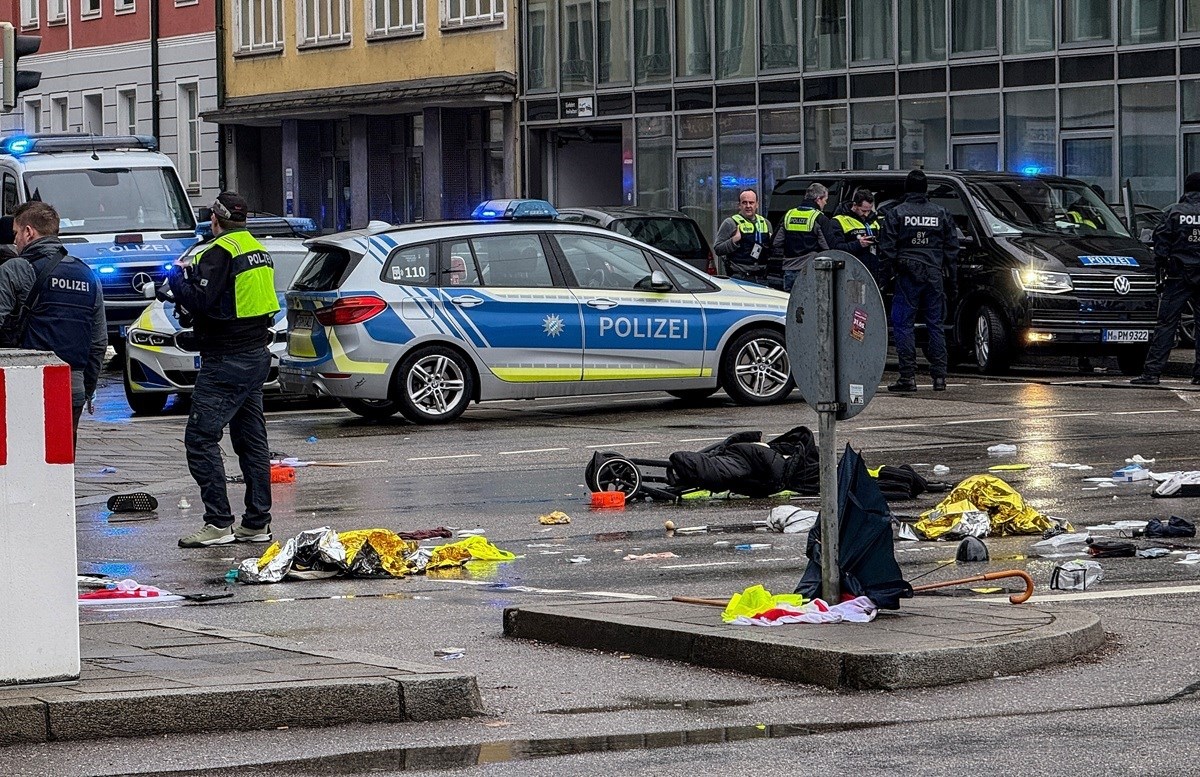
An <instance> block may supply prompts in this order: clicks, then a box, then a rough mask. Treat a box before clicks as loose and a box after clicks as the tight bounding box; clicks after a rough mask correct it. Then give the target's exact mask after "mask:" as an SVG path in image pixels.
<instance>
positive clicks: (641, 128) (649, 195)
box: [636, 116, 674, 208]
mask: <svg viewBox="0 0 1200 777" xmlns="http://www.w3.org/2000/svg"><path fill="white" fill-rule="evenodd" d="M636 138H637V146H636V150H637V204H638V205H639V206H641V207H643V208H670V207H672V203H671V168H672V167H673V166H674V156H673V153H674V152H673V151H672V148H671V117H670V116H654V117H651V118H646V119H638V120H637V134H636Z"/></svg>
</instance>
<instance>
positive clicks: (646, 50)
mask: <svg viewBox="0 0 1200 777" xmlns="http://www.w3.org/2000/svg"><path fill="white" fill-rule="evenodd" d="M547 1H548V2H549V3H550V4H551V5H553V4H554V2H555V0H547ZM633 74H634V78H636V79H637V82H638V83H639V84H649V83H654V82H655V81H667V80H669V79H670V78H671V8H670V5H669V3H668V0H634V3H633Z"/></svg>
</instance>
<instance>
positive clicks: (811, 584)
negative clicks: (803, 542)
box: [796, 445, 913, 610]
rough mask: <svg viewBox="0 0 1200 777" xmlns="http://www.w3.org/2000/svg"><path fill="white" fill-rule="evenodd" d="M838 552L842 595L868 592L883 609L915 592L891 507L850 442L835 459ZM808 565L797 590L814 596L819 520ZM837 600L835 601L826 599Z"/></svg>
mask: <svg viewBox="0 0 1200 777" xmlns="http://www.w3.org/2000/svg"><path fill="white" fill-rule="evenodd" d="M838 515H839V516H840V522H839V524H840V529H841V539H840V542H839V545H838V557H839V563H840V565H841V588H842V593H843V595H845V594H849V595H850V596H866V597H868V598H869V599H870V600H871V601H873V602H874V603H875V606H877V607H879V608H880V609H883V610H898V609H900V599H902V598H904V599H908V598H911V597H912V595H913V589H912V586H910V585H909V584H908V583H907V582H905V580H904V577H903V576H902V575H901V573H900V565H899V564H897V563H896V552H895V547H894V543H893V540H892V519H891V511H890V510H889V509H888V504H887V501H886V500H885V499H884V498H883V494H882V493H881V492H880V490H879V484H878V483H876V482H875V478H873V477H871V475H870V474H869V473H868V472H867V467H866V465H865V464H863V460H862V456H860V455H859V454H858V452H857V451H855V450H854V449H853V448H851V447H850V446H849V445H847V446H846V450H845V452H844V453H843V454H842V460H841V461H840V462H838ZM806 553H807V555H808V569H806V570H804V576H803V577H802V578H800V582H799V583H798V584H797V585H796V593H798V594H801V595H803V596H804V598H806V599H815V598H816V597H818V596H819V595H820V591H821V522H820V521H818V522H817V525H816V526H814V527H813V528H812V531H810V532H809V533H808V547H807V549H806ZM830 604H837V602H830Z"/></svg>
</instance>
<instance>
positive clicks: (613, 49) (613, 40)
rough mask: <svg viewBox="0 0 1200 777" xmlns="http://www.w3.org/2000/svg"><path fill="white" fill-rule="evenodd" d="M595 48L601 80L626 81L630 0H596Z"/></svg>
mask: <svg viewBox="0 0 1200 777" xmlns="http://www.w3.org/2000/svg"><path fill="white" fill-rule="evenodd" d="M596 9H597V11H598V13H599V16H598V18H597V20H596V21H597V28H596V41H597V42H596V49H597V53H598V54H599V68H598V70H597V72H596V81H598V82H599V83H601V84H627V83H629V0H599V2H597V4H596Z"/></svg>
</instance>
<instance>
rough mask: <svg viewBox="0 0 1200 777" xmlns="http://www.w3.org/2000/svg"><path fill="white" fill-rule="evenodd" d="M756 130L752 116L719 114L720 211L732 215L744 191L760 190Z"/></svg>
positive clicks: (718, 164)
mask: <svg viewBox="0 0 1200 777" xmlns="http://www.w3.org/2000/svg"><path fill="white" fill-rule="evenodd" d="M757 140H758V137H757V128H756V125H755V121H754V113H753V112H744V113H720V114H717V170H718V172H719V176H718V180H719V181H720V184H721V188H720V190H719V191H718V192H717V210H718V212H720V213H725V212H727V211H728V212H729V213H732V212H734V211H736V210H737V207H738V194H740V193H741V192H742V190H743V189H754V190H755V191H757V190H758V157H757V156H756V153H755V152H756V149H755V146H756V141H757Z"/></svg>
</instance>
